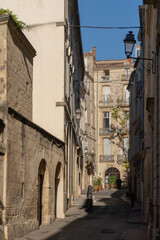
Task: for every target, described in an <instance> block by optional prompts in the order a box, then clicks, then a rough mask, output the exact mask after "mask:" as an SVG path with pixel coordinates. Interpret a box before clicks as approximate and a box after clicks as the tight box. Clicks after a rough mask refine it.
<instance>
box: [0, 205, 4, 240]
mask: <svg viewBox="0 0 160 240" xmlns="http://www.w3.org/2000/svg"><path fill="white" fill-rule="evenodd" d="M3 210H4V206H3V203H2V201H1V200H0V239H3V227H2V211H3Z"/></svg>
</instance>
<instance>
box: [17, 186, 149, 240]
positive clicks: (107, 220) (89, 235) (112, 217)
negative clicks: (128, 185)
mask: <svg viewBox="0 0 160 240" xmlns="http://www.w3.org/2000/svg"><path fill="white" fill-rule="evenodd" d="M125 191H126V190H124V189H121V190H108V189H105V190H103V191H102V192H98V193H94V201H93V210H92V211H91V212H87V211H86V208H85V204H84V203H85V195H84V196H82V197H81V199H76V200H75V202H74V206H73V207H71V208H70V209H69V210H68V212H67V216H66V219H63V220H60V219H58V220H56V221H55V222H54V223H53V224H50V225H47V226H42V227H40V229H39V230H37V231H35V232H32V233H30V234H28V235H26V236H25V237H22V238H18V239H17V240H75V239H76V240H148V238H147V225H146V224H145V223H144V218H143V216H142V215H141V213H140V211H139V209H138V208H134V209H131V207H130V201H129V199H128V198H126V197H125Z"/></svg>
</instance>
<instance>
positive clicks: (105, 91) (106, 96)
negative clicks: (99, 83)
mask: <svg viewBox="0 0 160 240" xmlns="http://www.w3.org/2000/svg"><path fill="white" fill-rule="evenodd" d="M103 102H107V103H109V102H110V87H109V86H104V87H103Z"/></svg>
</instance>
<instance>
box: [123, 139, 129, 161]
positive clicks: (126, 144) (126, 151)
mask: <svg viewBox="0 0 160 240" xmlns="http://www.w3.org/2000/svg"><path fill="white" fill-rule="evenodd" d="M128 144H129V142H128V138H127V137H126V138H123V147H124V154H125V156H126V157H127V153H128V147H129V146H128Z"/></svg>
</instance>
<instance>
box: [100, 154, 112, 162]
mask: <svg viewBox="0 0 160 240" xmlns="http://www.w3.org/2000/svg"><path fill="white" fill-rule="evenodd" d="M100 162H114V155H100Z"/></svg>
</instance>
